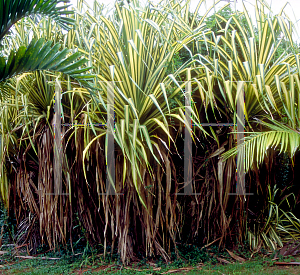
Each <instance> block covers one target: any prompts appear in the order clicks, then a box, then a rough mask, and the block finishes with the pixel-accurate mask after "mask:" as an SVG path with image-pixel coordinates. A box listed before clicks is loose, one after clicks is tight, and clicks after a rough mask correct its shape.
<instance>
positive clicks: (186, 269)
mask: <svg viewBox="0 0 300 275" xmlns="http://www.w3.org/2000/svg"><path fill="white" fill-rule="evenodd" d="M193 269H194V268H193V267H181V268H178V269H170V270H168V271H166V272H163V273H161V274H170V273H176V272H180V271H190V270H193Z"/></svg>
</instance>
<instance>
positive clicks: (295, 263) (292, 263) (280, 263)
mask: <svg viewBox="0 0 300 275" xmlns="http://www.w3.org/2000/svg"><path fill="white" fill-rule="evenodd" d="M274 264H276V265H300V262H289V263H286V262H275V263H274Z"/></svg>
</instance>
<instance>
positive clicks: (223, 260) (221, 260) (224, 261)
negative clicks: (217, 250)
mask: <svg viewBox="0 0 300 275" xmlns="http://www.w3.org/2000/svg"><path fill="white" fill-rule="evenodd" d="M216 258H217V259H218V261H219V262H221V263H224V264H231V262H229V261H227V260H225V259H223V258H220V257H216Z"/></svg>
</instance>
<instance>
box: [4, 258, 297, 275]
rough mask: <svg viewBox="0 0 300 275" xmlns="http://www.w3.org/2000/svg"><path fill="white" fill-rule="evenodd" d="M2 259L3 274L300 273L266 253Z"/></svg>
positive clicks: (153, 274) (195, 274) (190, 274)
mask: <svg viewBox="0 0 300 275" xmlns="http://www.w3.org/2000/svg"><path fill="white" fill-rule="evenodd" d="M212 257H213V256H212ZM45 258H46V257H45ZM213 258H214V257H213ZM223 259H225V258H223ZM282 260H283V261H285V262H293V261H299V260H300V257H299V258H297V257H296V258H294V257H289V258H285V259H282ZM2 262H3V264H2V265H1V267H0V268H1V270H0V274H24V275H25V274H27V275H29V274H33V275H38V274H41V275H42V274H43V275H44V274H112V275H114V274H128V275H133V274H141V275H150V274H151V275H158V274H188V275H200V274H212V275H213V274H216V275H217V274H226V275H229V274H243V275H248V274H249V275H250V274H251V275H252V274H257V275H258V274H259V275H260V274H275V275H279V274H282V275H283V274H300V266H297V265H295V266H293V265H276V264H274V263H275V261H273V260H272V259H271V257H263V256H261V257H260V256H256V257H255V258H253V259H250V260H246V261H245V262H234V260H233V259H232V260H231V261H230V263H228V264H225V263H213V261H208V262H207V263H204V264H203V263H200V264H194V265H193V266H191V265H190V266H189V265H188V264H184V265H183V267H177V266H176V262H172V263H171V264H169V265H165V264H154V263H153V262H148V263H147V262H146V263H145V262H142V263H138V262H136V263H134V264H131V265H130V266H122V265H121V264H120V263H118V262H107V261H103V260H102V259H101V257H97V256H95V257H94V259H92V258H91V257H87V258H85V259H83V258H82V257H75V258H74V257H63V258H62V259H60V260H49V259H43V260H41V259H21V260H19V259H16V258H11V259H10V260H2ZM4 262H5V263H4ZM228 262H229V261H228Z"/></svg>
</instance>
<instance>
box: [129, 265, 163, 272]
mask: <svg viewBox="0 0 300 275" xmlns="http://www.w3.org/2000/svg"><path fill="white" fill-rule="evenodd" d="M124 268H125V269H130V270H135V271H148V270H153V271H159V270H161V267H154V268H145V269H140V268H132V267H127V266H125V267H124Z"/></svg>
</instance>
